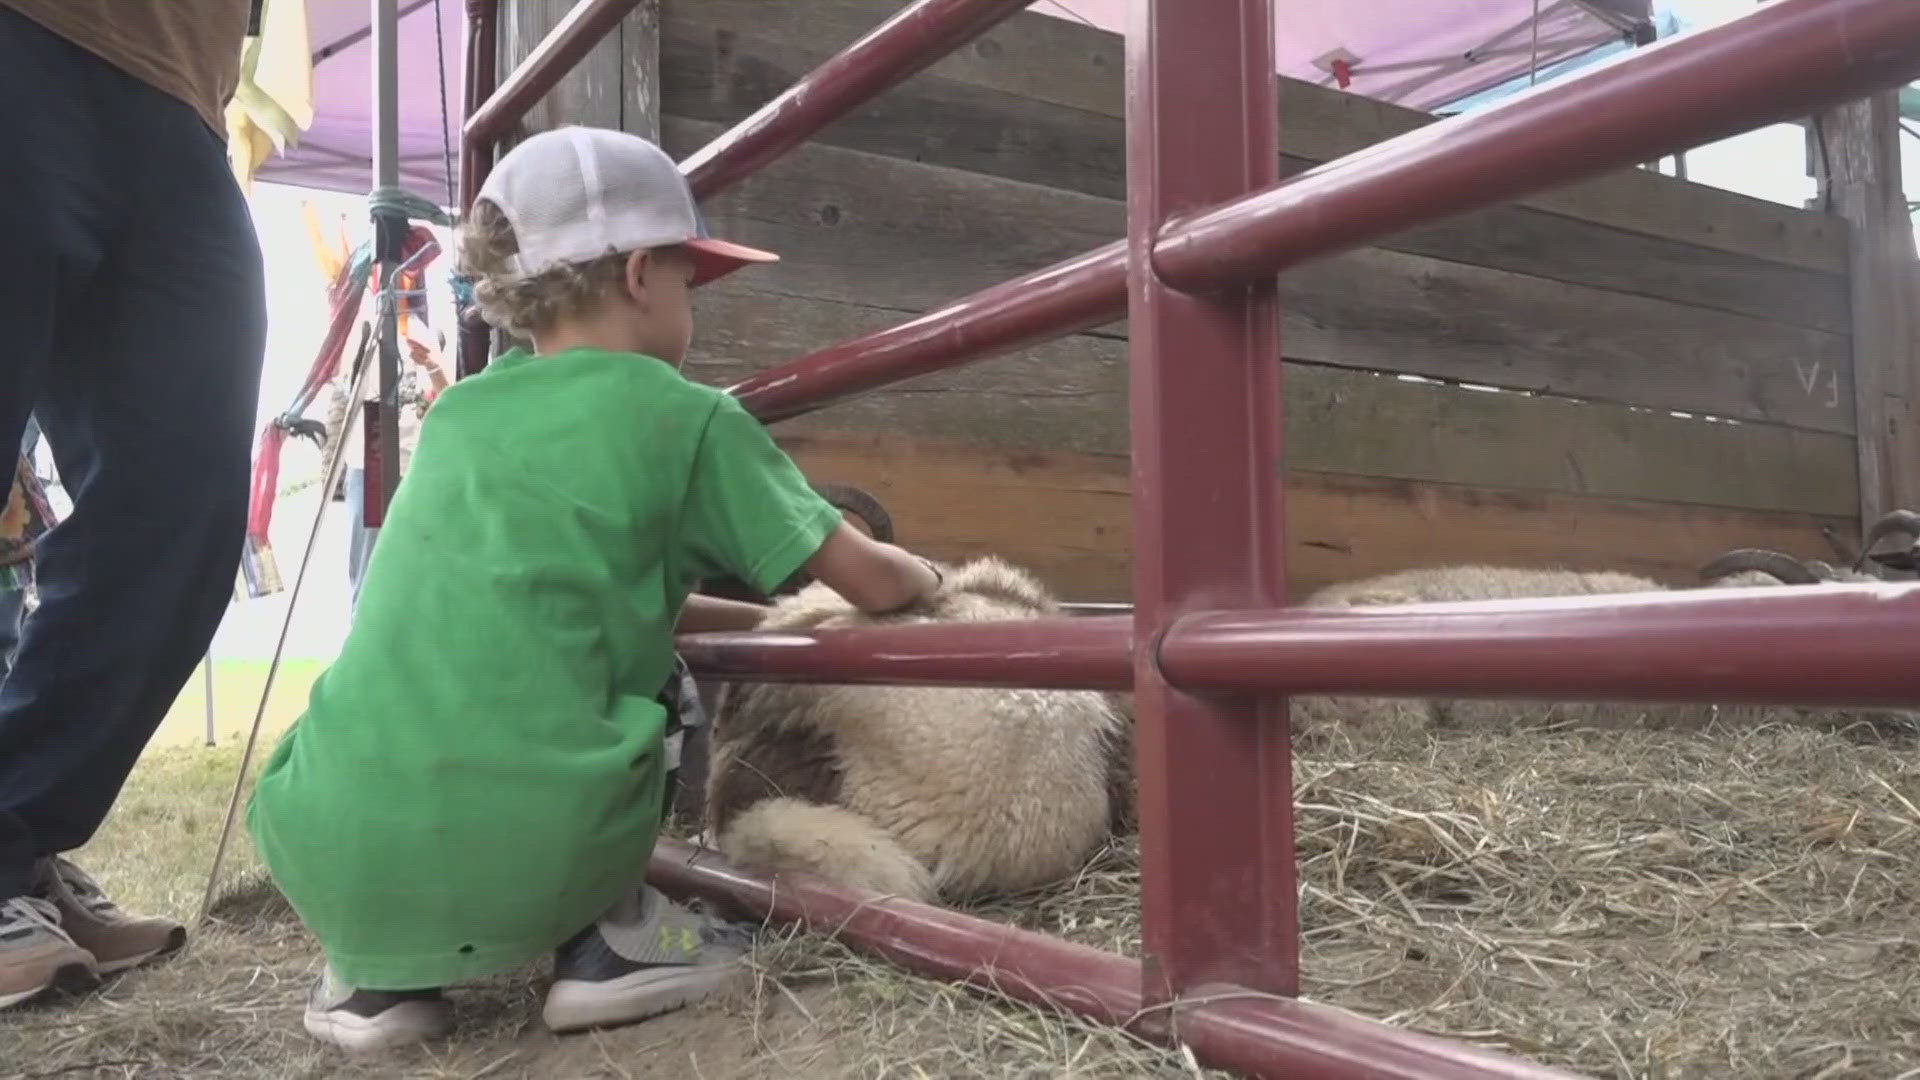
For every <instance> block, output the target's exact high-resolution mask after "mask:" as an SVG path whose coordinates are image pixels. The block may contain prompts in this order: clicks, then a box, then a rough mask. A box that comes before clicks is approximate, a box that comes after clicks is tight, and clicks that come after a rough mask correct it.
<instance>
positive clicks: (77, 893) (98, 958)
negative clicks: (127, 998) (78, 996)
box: [34, 856, 187, 975]
mask: <svg viewBox="0 0 1920 1080" xmlns="http://www.w3.org/2000/svg"><path fill="white" fill-rule="evenodd" d="M34 894H35V895H36V896H39V897H42V898H44V899H46V900H49V901H52V903H53V905H54V907H56V908H58V909H59V912H60V925H61V927H62V928H63V929H64V930H66V932H67V934H68V935H69V936H70V937H72V938H73V941H74V944H76V945H78V946H80V947H81V948H83V949H85V950H87V951H88V952H90V953H92V954H93V957H94V961H95V964H96V966H97V967H98V969H99V971H100V974H102V975H111V974H113V973H114V972H116V971H125V970H126V969H127V968H130V967H135V966H137V965H140V964H144V963H146V962H147V961H148V960H152V959H153V958H155V957H157V956H165V955H167V954H168V953H171V952H175V951H177V950H178V949H179V948H180V946H182V945H185V944H186V943H187V928H186V927H184V926H181V925H180V924H179V923H177V922H174V921H173V920H172V919H149V918H140V917H137V916H133V915H129V914H127V913H126V912H124V911H121V910H120V908H119V906H118V905H116V904H115V903H114V902H113V901H112V900H109V899H107V895H106V894H105V893H103V892H101V891H100V886H98V885H96V884H94V882H93V879H92V878H90V877H88V876H87V875H86V874H85V873H84V872H82V871H81V869H80V868H79V867H77V866H75V865H73V864H72V863H70V862H68V861H67V860H65V859H62V858H60V857H58V856H55V857H53V858H50V859H42V860H41V861H40V880H39V883H38V884H37V885H35V886H34Z"/></svg>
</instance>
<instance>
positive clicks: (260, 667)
mask: <svg viewBox="0 0 1920 1080" xmlns="http://www.w3.org/2000/svg"><path fill="white" fill-rule="evenodd" d="M326 666H327V665H326V661H324V660H285V661H282V662H281V664H280V670H279V672H278V673H277V674H275V676H274V679H273V698H272V700H271V701H269V702H268V704H267V715H266V719H265V721H264V722H263V723H262V724H261V728H262V730H263V731H264V732H266V733H267V734H268V735H269V736H272V735H277V734H278V733H280V732H282V731H285V730H286V729H287V727H288V726H289V725H291V724H292V723H293V721H294V719H295V718H296V717H298V716H299V715H300V712H301V710H302V709H305V708H306V706H307V691H308V689H309V688H310V687H312V685H313V680H314V679H316V678H318V677H319V675H320V673H321V672H322V671H324V670H326ZM203 669H204V665H202V667H197V668H195V669H194V671H193V677H192V678H191V679H188V680H187V685H186V686H184V687H182V688H181V691H180V697H179V698H178V699H177V700H175V701H174V703H173V708H172V709H171V710H169V711H168V712H167V717H166V719H165V720H163V721H161V723H160V730H159V731H158V732H157V733H156V734H155V735H154V738H153V742H151V743H150V744H148V745H149V747H150V749H155V750H157V749H164V748H169V747H179V746H204V745H205V744H206V729H207V717H206V708H207V705H206V702H207V692H206V675H205V672H204V670H203ZM266 679H267V662H266V661H265V660H215V661H214V662H213V713H214V731H215V734H216V738H217V739H218V741H219V742H220V743H221V744H223V745H224V744H229V743H235V742H237V741H239V740H243V739H244V738H245V737H246V733H247V728H248V727H249V726H250V725H252V723H253V715H254V711H255V710H256V709H258V708H259V706H260V691H261V688H262V687H264V686H265V685H266Z"/></svg>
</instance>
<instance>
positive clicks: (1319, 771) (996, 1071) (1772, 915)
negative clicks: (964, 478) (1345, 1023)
mask: <svg viewBox="0 0 1920 1080" xmlns="http://www.w3.org/2000/svg"><path fill="white" fill-rule="evenodd" d="M1913 749H1914V747H1913V744H1911V743H1909V742H1900V741H1880V742H1875V741H1870V740H1866V741H1863V740H1862V739H1861V738H1854V739H1849V738H1847V737H1843V736H1841V735H1837V734H1832V733H1826V732H1821V731H1816V730H1810V729H1807V728H1805V727H1789V726H1780V727H1773V728H1766V729H1761V730H1750V731H1728V730H1724V729H1709V730H1706V731H1695V732H1649V731H1605V732H1594V731H1566V730H1562V731H1551V732H1541V731H1530V732H1523V733H1517V734H1491V733H1478V734H1466V735H1454V736H1447V737H1443V738H1439V739H1427V738H1424V737H1422V738H1415V739H1408V740H1405V741H1403V742H1399V743H1395V744H1392V745H1388V746H1375V747H1371V748H1369V757H1368V758H1367V759H1365V760H1362V759H1359V758H1357V756H1354V755H1342V756H1339V757H1329V756H1324V755H1323V756H1313V757H1306V758H1303V759H1302V760H1301V761H1300V762H1299V763H1298V765H1297V776H1296V783H1297V788H1298V801H1299V804H1300V809H1299V813H1298V818H1297V822H1296V825H1297V832H1298V836H1299V856H1300V860H1301V865H1302V870H1301V888H1302V896H1303V901H1302V923H1303V931H1304V936H1303V948H1304V957H1303V970H1304V979H1305V984H1306V987H1305V988H1306V993H1307V996H1308V997H1310V998H1312V999H1315V1000H1318V1001H1322V1002H1326V1003H1329V1004H1334V1005H1338V1006H1342V1007H1345V1008H1350V1009H1353V1010H1356V1011H1358V1012H1361V1013H1363V1014H1365V1015H1369V1016H1373V1017H1377V1018H1382V1019H1387V1020H1390V1021H1391V1022H1394V1023H1397V1024H1402V1025H1406V1026H1410V1027H1417V1028H1422V1029H1426V1030H1430V1031H1436V1032H1441V1033H1446V1034H1451V1035H1455V1036H1459V1037H1464V1038H1469V1039H1474V1040H1477V1041H1481V1042H1485V1043H1488V1044H1491V1045H1496V1046H1501V1047H1505V1048H1507V1049H1510V1050H1512V1051H1514V1052H1516V1053H1520V1054H1523V1055H1526V1056H1529V1057H1533V1058H1536V1059H1538V1060H1541V1061H1546V1062H1551V1063H1554V1064H1558V1065H1562V1066H1566V1067H1569V1068H1572V1069H1574V1070H1576V1071H1579V1072H1582V1073H1586V1074H1589V1075H1593V1076H1605V1077H1622V1078H1627V1077H1631V1078H1649V1080H1651V1078H1661V1080H1668V1078H1672V1080H1683V1078H1689V1077H1709V1076H1711V1077H1724V1076H1756V1077H1757V1076H1766V1077H1775V1076H1779V1077H1788V1076H1791V1077H1805V1078H1814V1077H1819V1078H1823V1080H1825V1078H1841V1077H1860V1078H1865V1077H1874V1078H1887V1077H1896V1076H1901V1075H1914V1076H1920V910H1916V909H1917V908H1920V764H1916V762H1915V761H1914V759H1913V753H1912V751H1913ZM136 782H138V777H136ZM138 841H139V838H138V837H128V839H127V842H128V843H135V842H138ZM202 846H204V845H202ZM160 870H161V872H162V873H164V872H165V870H164V868H160ZM1138 884H1139V882H1138V865H1137V861H1136V859H1135V856H1134V851H1133V848H1132V846H1131V844H1130V843H1126V842H1122V843H1116V844H1114V845H1113V846H1112V847H1111V848H1109V849H1108V850H1106V851H1104V852H1102V853H1101V854H1100V855H1099V856H1098V857H1097V858H1095V859H1094V860H1093V861H1092V862H1091V863H1090V864H1089V865H1088V866H1087V868H1086V869H1085V870H1084V871H1083V872H1082V873H1081V874H1080V875H1079V876H1078V877H1077V878H1076V880H1074V881H1073V882H1070V883H1063V884H1062V885H1061V886H1060V887H1057V888H1054V889H1048V890H1038V891H1035V892H1033V893H1030V894H1028V895H1024V896H1019V897H1009V898H1006V899H1004V900H1001V901H999V902H997V903H995V904H992V905H988V906H985V907H982V908H979V909H976V911H977V913H978V914H982V915H984V916H988V917H995V918H1001V919H1005V920H1006V921H1009V922H1013V923H1016V924H1019V925H1022V926H1026V927H1030V928H1033V929H1039V930H1044V931H1049V932H1054V933H1059V934H1061V935H1062V936H1064V937H1067V938H1070V939H1072V940H1076V941H1080V942H1083V943H1086V944H1091V945H1095V946H1098V947H1101V948H1106V949H1110V950H1113V951H1116V952H1120V953H1124V954H1128V955H1138V954H1139V951H1140V926H1139V918H1138V908H1137V904H1136V901H1135V898H1136V896H1137V895H1138ZM217 915H218V918H219V925H218V926H216V927H215V928H213V929H210V930H209V931H207V932H204V933H202V934H201V935H199V936H198V937H197V938H196V939H195V941H194V943H193V945H192V946H191V947H190V949H189V951H188V953H187V954H186V955H184V956H182V957H180V958H178V959H177V960H175V961H173V962H171V963H168V964H165V965H161V966H160V967H158V968H156V969H154V970H152V971H148V972H140V973H136V974H134V975H132V976H129V977H128V978H126V979H123V980H120V981H117V982H115V983H114V984H113V985H112V986H111V987H110V988H109V989H108V990H107V991H106V992H105V993H104V994H102V995H99V996H97V997H95V998H92V999H89V1000H87V1001H85V1002H81V1003H79V1004H77V1005H65V1006H55V1007H46V1008H38V1009H32V1010H28V1011H27V1012H24V1013H16V1014H7V1015H0V1077H9V1078H11V1077H51V1076H82V1077H91V1076H102V1077H105V1076H113V1077H174V1076H194V1077H210V1078H216V1080H229V1078H232V1080H239V1078H243V1077H244V1078H253V1077H261V1078H264V1077H307V1076H312V1077H319V1076H346V1077H359V1076H409V1077H413V1076H418V1077H455V1076H459V1077H479V1076H485V1077H489V1078H494V1077H522V1076H527V1077H543V1078H544V1077H552V1076H567V1077H589V1076H603V1077H626V1076H638V1077H646V1076H701V1077H707V1078H714V1080H717V1078H721V1077H760V1076H767V1077H772V1076H806V1077H809V1078H811V1077H823V1078H831V1077H882V1076H885V1077H893V1076H909V1077H913V1076H926V1077H972V1076H996V1077H1000V1076H1006V1077H1036V1078H1037V1077H1062V1076H1070V1077H1076V1078H1082V1077H1089V1078H1107V1077H1113V1078H1120V1077H1162V1076H1164V1077H1183V1076H1197V1075H1210V1074H1206V1073H1204V1072H1202V1071H1201V1070H1199V1069H1198V1068H1197V1066H1195V1065H1194V1064H1193V1063H1192V1061H1191V1059H1190V1058H1188V1057H1186V1056H1185V1055H1184V1054H1183V1053H1182V1052H1180V1051H1178V1050H1167V1049H1163V1048H1159V1047H1149V1046H1143V1045H1141V1044H1139V1043H1138V1042H1136V1041H1134V1040H1132V1039H1130V1038H1128V1037H1127V1036H1125V1035H1122V1034H1120V1033H1117V1032H1113V1031H1108V1030H1104V1029H1100V1028H1096V1027H1092V1026H1090V1025H1086V1024H1081V1023H1079V1022H1076V1021H1073V1020H1071V1019H1065V1018H1061V1017H1057V1016H1054V1015H1052V1014H1048V1013H1044V1012H1041V1011H1039V1010H1036V1009H1033V1008H1030V1007H1027V1006H1023V1005H1020V1004H1017V1003H1013V1002H1006V1001H995V1000H991V999H986V998H983V997H981V996H979V995H976V994H974V993H971V992H968V991H965V990H961V989H958V988H955V987H953V986H949V985H946V984H943V983H936V982H929V981H926V980H921V979H917V978H913V977H911V976H908V975H906V974H904V973H902V972H900V971H899V970H897V969H894V968H892V967H889V966H887V965H885V964H882V963H878V962H874V961H871V960H867V959H865V958H863V957H860V956H858V955H856V954H854V953H852V952H851V951H849V950H847V949H846V948H844V947H842V946H840V945H838V944H836V943H833V942H831V941H828V940H825V939H822V938H820V937H818V936H815V935H811V934H800V933H795V932H792V931H780V930H769V931H767V932H766V933H764V934H763V936H762V940H761V943H760V945H759V946H758V948H757V950H756V954H755V958H754V972H755V974H754V978H753V979H752V980H751V984H750V985H749V986H747V987H745V988H744V989H742V990H741V991H740V992H739V993H738V994H737V995H736V996H735V997H733V998H730V999H728V1000H724V1001H720V1002H715V1003H712V1004H708V1005H704V1006H701V1007H699V1008H697V1009H694V1010H689V1011H688V1012H686V1013H683V1014H677V1015H675V1016H670V1017H663V1018H661V1019H659V1020H655V1021H649V1022H648V1023H645V1024H641V1025H637V1026H635V1027H633V1028H628V1029H622V1030H619V1031H611V1032H603V1033H599V1034H595V1035H590V1036H582V1037H574V1038H569V1039H555V1038H553V1037H552V1036H549V1035H547V1034H546V1033H545V1032H544V1031H543V1030H541V1028H540V1025H539V1021H538V1008H539V993H540V989H541V986H540V975H539V973H538V972H533V971H529V972H518V973H514V974H513V975H510V976H505V977H502V978H500V979H496V980H492V981H490V982H488V983H487V984H485V985H483V986H480V987H475V988H463V989H461V990H458V991H456V993H455V1001H456V1006H457V1008H458V1014H459V1021H460V1024H461V1034H460V1036H459V1038H458V1039H457V1040H455V1041H454V1042H453V1043H452V1044H450V1045H448V1046H445V1047H441V1048H437V1049H435V1050H432V1051H429V1052H427V1053H424V1054H419V1055H414V1056H411V1057H408V1058H406V1059H404V1060H403V1061H401V1062H398V1063H396V1062H386V1063H382V1064H379V1065H356V1064H351V1063H342V1061H341V1060H340V1059H339V1058H337V1057H335V1056H333V1055H332V1054H330V1053H327V1052H325V1051H324V1050H321V1049H319V1048H317V1047H315V1046H314V1045H313V1044H312V1043H311V1042H310V1041H309V1040H307V1038H306V1036H305V1035H304V1033H302V1032H301V1031H300V1030H299V1022H298V1012H299V1004H300V1000H301V996H302V995H303V994H304V992H305V990H306V986H307V981H308V979H309V978H310V977H311V974H312V971H313V968H314V964H315V958H314V955H313V950H312V944H311V942H310V941H309V940H308V939H307V938H306V936H305V934H304V933H303V932H302V931H301V930H300V929H299V927H298V925H297V923H295V922H293V920H292V919H291V916H290V913H289V912H287V910H286V909H285V906H284V902H283V901H280V900H279V899H278V896H277V893H275V892H274V891H273V890H272V889H271V888H270V886H267V885H266V884H265V883H264V882H263V881H262V880H260V879H259V878H257V877H246V878H243V879H242V880H240V881H237V882H235V883H234V885H233V886H231V887H230V889H229V890H228V891H227V893H226V895H225V896H224V897H223V898H222V902H221V903H220V905H219V906H218V911H217Z"/></svg>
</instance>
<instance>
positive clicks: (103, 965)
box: [97, 926, 187, 975]
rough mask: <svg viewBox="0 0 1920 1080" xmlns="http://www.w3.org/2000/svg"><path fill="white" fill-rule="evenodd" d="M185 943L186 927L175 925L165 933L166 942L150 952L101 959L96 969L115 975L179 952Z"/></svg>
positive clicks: (101, 972)
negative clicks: (106, 959) (114, 958)
mask: <svg viewBox="0 0 1920 1080" xmlns="http://www.w3.org/2000/svg"><path fill="white" fill-rule="evenodd" d="M186 944H187V928H186V927H184V926H176V927H174V928H173V930H172V931H171V932H169V933H168V934H167V941H166V944H164V945H162V946H160V947H159V948H157V949H154V950H152V951H150V952H143V953H139V954H136V955H134V956H125V957H121V958H120V959H118V960H112V961H105V960H103V961H101V962H100V963H99V964H98V965H97V970H98V971H99V972H100V974H102V975H117V974H119V973H120V972H122V971H126V970H128V969H130V968H137V967H139V966H140V965H141V964H145V963H147V962H149V961H153V960H159V959H162V958H164V957H168V956H172V955H173V954H174V953H177V952H179V951H180V950H181V949H182V948H183V947H185V945H186Z"/></svg>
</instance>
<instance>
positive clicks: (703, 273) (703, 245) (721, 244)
mask: <svg viewBox="0 0 1920 1080" xmlns="http://www.w3.org/2000/svg"><path fill="white" fill-rule="evenodd" d="M685 246H686V249H687V250H688V251H690V252H692V253H693V283H692V284H693V287H694V288H699V287H700V286H702V285H705V284H707V283H708V282H710V281H715V280H717V279H719V278H723V277H725V276H727V275H728V274H731V273H733V272H734V271H735V270H738V269H740V268H741V267H743V266H748V265H751V264H753V263H770V262H779V261H780V256H778V255H775V254H774V253H773V252H771V251H761V250H760V249H759V248H750V247H747V246H746V245H744V244H733V243H729V242H727V241H725V240H715V239H713V238H712V237H708V236H703V237H700V238H699V239H695V240H688V241H686V243H685Z"/></svg>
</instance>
